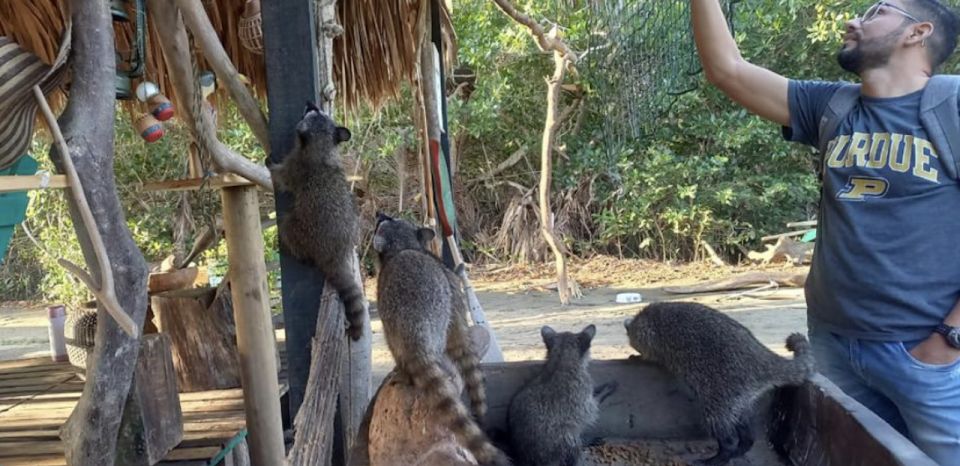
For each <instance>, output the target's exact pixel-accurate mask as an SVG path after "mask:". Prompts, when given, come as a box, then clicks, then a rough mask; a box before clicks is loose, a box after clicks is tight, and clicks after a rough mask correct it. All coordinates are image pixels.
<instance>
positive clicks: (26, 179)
mask: <svg viewBox="0 0 960 466" xmlns="http://www.w3.org/2000/svg"><path fill="white" fill-rule="evenodd" d="M69 186H70V183H69V182H68V181H67V176H66V175H5V176H0V193H10V192H16V191H33V190H35V189H64V188H67V187H69Z"/></svg>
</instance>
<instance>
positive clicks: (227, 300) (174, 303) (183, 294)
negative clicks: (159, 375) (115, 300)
mask: <svg viewBox="0 0 960 466" xmlns="http://www.w3.org/2000/svg"><path fill="white" fill-rule="evenodd" d="M151 308H152V310H153V314H154V316H155V318H156V320H155V321H156V324H157V329H158V330H159V331H160V332H161V333H164V334H166V335H168V336H169V337H170V340H171V347H172V349H173V364H174V367H176V370H177V380H178V381H179V383H180V390H181V391H183V392H185V393H186V392H196V391H202V390H218V389H223V388H236V387H239V386H240V365H239V364H240V363H239V354H238V352H237V331H236V324H235V323H234V317H233V301H232V299H231V297H230V293H229V292H221V293H218V292H217V288H196V289H190V290H176V291H167V292H164V293H159V294H156V295H153V297H152V298H151Z"/></svg>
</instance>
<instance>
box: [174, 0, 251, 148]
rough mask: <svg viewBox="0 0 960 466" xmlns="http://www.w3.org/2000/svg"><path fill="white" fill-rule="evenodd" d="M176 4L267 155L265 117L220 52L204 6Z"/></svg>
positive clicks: (180, 0) (190, 1)
mask: <svg viewBox="0 0 960 466" xmlns="http://www.w3.org/2000/svg"><path fill="white" fill-rule="evenodd" d="M175 2H176V5H177V7H178V8H179V9H180V14H181V15H182V16H183V22H184V23H185V24H186V25H187V27H188V28H189V29H190V33H192V34H193V37H194V38H196V40H197V43H199V44H200V48H202V49H203V55H204V56H205V57H206V58H207V62H208V63H210V66H212V67H213V71H214V72H215V73H217V77H219V78H220V79H222V80H223V82H224V83H225V84H226V87H227V91H229V92H230V96H231V97H233V100H234V101H235V102H236V103H237V109H238V110H240V114H241V115H243V118H244V119H245V120H247V124H249V125H250V129H252V130H253V134H254V135H255V136H256V137H257V140H258V141H260V145H261V146H263V150H264V152H266V153H268V154H269V153H270V134H269V132H268V131H267V118H266V117H265V116H264V115H263V112H262V111H261V109H260V104H259V103H258V102H257V100H256V99H255V98H254V97H253V95H252V94H251V93H250V91H249V90H248V89H247V87H246V86H245V85H244V84H243V83H242V82H240V78H239V77H238V76H239V73H238V72H237V68H236V67H235V66H233V62H232V61H230V57H229V56H227V52H226V51H225V50H224V49H223V44H221V43H220V38H219V37H218V36H217V32H216V31H215V30H214V29H213V25H212V24H211V23H210V18H209V17H208V16H207V13H206V11H204V9H203V5H202V4H200V0H175Z"/></svg>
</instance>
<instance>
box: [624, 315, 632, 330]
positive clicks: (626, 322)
mask: <svg viewBox="0 0 960 466" xmlns="http://www.w3.org/2000/svg"><path fill="white" fill-rule="evenodd" d="M632 323H633V317H627V318H626V319H623V328H625V329H627V330H630V324H632Z"/></svg>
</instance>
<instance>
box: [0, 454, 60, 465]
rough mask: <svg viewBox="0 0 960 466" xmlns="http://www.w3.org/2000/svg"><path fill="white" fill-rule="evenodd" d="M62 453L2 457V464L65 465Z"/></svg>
mask: <svg viewBox="0 0 960 466" xmlns="http://www.w3.org/2000/svg"><path fill="white" fill-rule="evenodd" d="M66 464H67V460H66V459H64V457H63V454H62V453H61V454H59V455H41V456H18V457H15V458H4V459H3V466H66Z"/></svg>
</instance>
